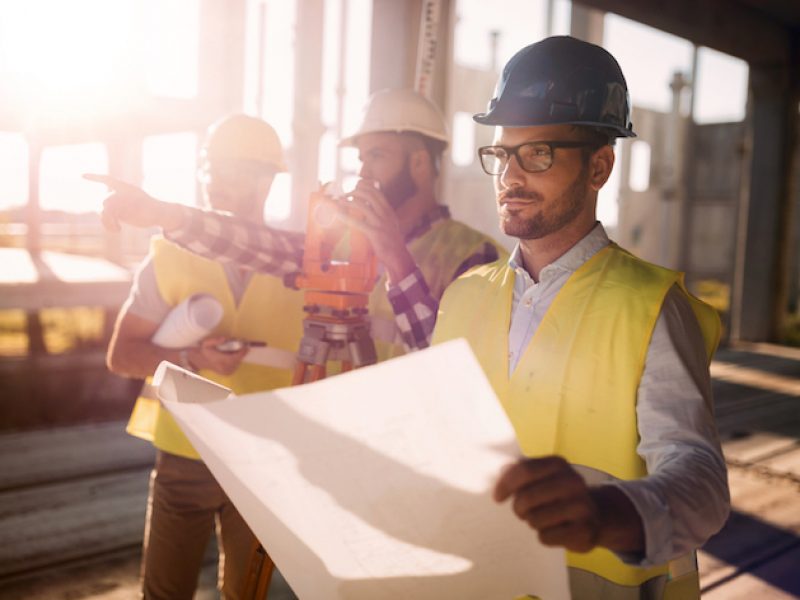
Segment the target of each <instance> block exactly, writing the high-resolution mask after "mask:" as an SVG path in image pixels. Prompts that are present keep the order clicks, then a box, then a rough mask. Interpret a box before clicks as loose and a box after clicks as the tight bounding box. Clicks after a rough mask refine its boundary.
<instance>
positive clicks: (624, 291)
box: [433, 245, 719, 598]
mask: <svg viewBox="0 0 800 600" xmlns="http://www.w3.org/2000/svg"><path fill="white" fill-rule="evenodd" d="M676 284H677V285H678V286H680V287H681V288H682V285H683V283H682V276H681V274H679V273H676V272H674V271H670V270H667V269H663V268H661V267H657V266H655V265H650V264H648V263H645V262H644V261H641V260H639V259H637V258H635V257H633V256H631V255H630V254H628V253H627V252H625V251H624V250H622V249H620V248H619V247H618V246H616V245H611V246H609V247H608V248H605V249H604V250H601V251H600V252H598V253H597V254H596V255H595V256H593V257H592V258H591V259H589V260H588V261H587V262H586V263H585V264H584V265H583V266H581V268H579V269H578V270H577V271H576V272H575V273H574V274H573V275H572V276H571V277H570V278H569V279H568V281H567V282H566V284H565V285H564V287H563V288H562V289H561V291H560V292H559V293H558V295H557V296H556V298H555V299H554V301H553V303H552V304H551V306H550V308H549V310H548V311H547V313H546V314H545V316H544V318H543V319H542V322H541V324H540V325H539V328H538V329H537V331H536V332H535V334H534V336H533V338H532V340H531V343H530V344H529V346H528V348H527V349H526V350H525V352H524V354H523V355H522V357H521V358H520V361H519V364H518V366H517V368H516V370H515V371H514V373H513V374H512V376H511V377H510V378H509V375H508V330H509V324H510V318H511V303H512V297H513V296H512V295H513V287H514V272H513V270H512V269H510V268H509V267H508V265H507V263H506V262H505V261H502V262H501V261H498V262H496V263H493V264H492V265H486V266H483V267H478V268H476V269H474V270H473V271H471V272H470V273H469V274H467V275H465V276H464V277H461V278H459V280H458V281H456V282H455V283H454V284H453V285H452V286H451V287H450V288H449V289H448V290H447V292H446V293H445V295H444V298H443V299H442V302H441V305H440V312H439V317H438V320H437V325H436V330H435V332H434V339H433V341H434V343H439V342H443V341H446V340H449V339H454V338H456V337H466V338H467V339H468V341H469V342H470V345H471V347H472V350H473V351H474V352H475V354H476V356H477V357H478V360H479V361H480V363H481V365H482V366H483V367H484V370H485V371H486V374H487V376H488V377H489V380H490V381H491V383H492V386H493V388H494V390H495V392H496V393H497V396H498V398H499V399H500V402H501V403H502V404H503V407H504V408H505V410H506V412H507V414H508V415H509V418H510V420H511V422H512V424H513V426H514V428H515V431H516V434H517V439H518V441H519V444H520V447H521V448H522V450H523V453H524V454H525V455H526V456H543V455H548V454H559V455H561V456H563V457H565V458H566V459H567V460H568V461H569V462H570V463H572V464H575V465H585V466H587V467H590V468H592V469H595V470H598V471H601V472H602V473H605V474H607V475H608V476H610V477H613V478H616V479H621V480H631V479H637V478H640V477H643V476H645V475H646V473H647V470H646V467H645V465H644V462H643V461H642V459H641V458H640V457H639V456H638V454H637V453H636V447H637V445H638V442H639V436H638V428H637V421H636V393H637V390H638V385H639V378H640V377H641V373H642V370H643V368H644V360H645V357H646V354H647V349H648V346H649V341H650V336H651V334H652V330H653V327H654V326H655V322H656V319H657V318H658V315H659V313H660V310H661V305H662V303H663V300H664V297H665V295H666V293H667V291H668V290H669V289H670V288H671V287H672V286H673V285H676ZM684 292H685V290H684ZM686 296H687V298H688V299H689V302H690V303H691V305H692V308H693V310H694V312H695V315H696V316H697V319H698V323H699V325H700V329H701V331H702V333H703V337H704V339H705V341H706V350H707V353H708V356H709V360H710V356H711V354H712V353H713V350H714V349H715V348H716V344H717V342H718V340H719V319H718V317H717V315H716V313H715V312H714V310H713V309H712V308H711V307H709V306H707V305H705V304H703V303H701V302H700V301H699V300H696V299H695V298H693V297H691V296H690V295H689V294H688V293H686ZM476 315H480V318H476ZM568 564H569V565H570V567H571V568H572V569H578V570H582V571H586V572H589V573H593V574H596V575H598V576H600V577H601V578H603V579H605V580H607V581H608V582H610V583H611V584H615V585H617V586H620V587H625V586H633V587H636V586H639V585H641V584H643V583H644V582H646V581H647V580H650V579H653V578H657V577H662V576H663V577H665V578H666V579H667V580H668V582H667V584H666V589H665V592H664V597H665V598H666V597H669V596H668V595H667V592H668V590H669V589H670V587H671V586H672V582H673V581H674V582H676V583H678V581H679V579H678V578H675V579H669V578H668V577H666V576H667V573H668V566H667V565H663V566H661V567H655V568H650V569H642V568H637V567H633V566H629V565H626V564H624V563H623V562H622V561H621V560H620V559H619V558H617V556H616V555H615V554H613V553H612V552H610V551H608V550H606V549H604V548H597V549H595V550H593V551H591V552H588V553H586V554H576V553H568ZM681 581H685V579H683V580H681ZM611 587H612V588H613V587H614V585H612V586H611ZM604 589H605V587H604ZM684 593H685V591H684ZM698 593H699V592H698V590H697V589H696V588H695V589H694V591H693V592H692V593H691V594H690V595H689V596H686V597H687V598H692V597H697V595H698ZM610 597H614V596H613V595H612V596H610Z"/></svg>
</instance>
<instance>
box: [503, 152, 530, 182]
mask: <svg viewBox="0 0 800 600" xmlns="http://www.w3.org/2000/svg"><path fill="white" fill-rule="evenodd" d="M498 177H499V178H500V183H501V184H502V186H503V187H507V188H510V187H515V186H521V185H524V184H525V171H523V170H522V167H520V166H519V162H518V161H517V157H516V156H514V155H512V156H510V157H509V158H508V161H507V162H506V166H505V168H504V169H503V171H502V173H500V175H499V176H498Z"/></svg>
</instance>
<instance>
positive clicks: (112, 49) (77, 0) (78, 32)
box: [0, 0, 131, 90]
mask: <svg viewBox="0 0 800 600" xmlns="http://www.w3.org/2000/svg"><path fill="white" fill-rule="evenodd" d="M130 9H131V2H130V0H113V1H110V0H71V1H70V2H63V1H61V0H28V1H26V2H15V3H11V2H9V3H5V4H4V6H3V7H2V10H3V18H2V19H1V20H0V32H2V33H1V35H2V38H3V50H4V52H3V62H4V65H3V66H4V67H5V68H4V69H3V70H4V71H10V72H12V73H14V72H16V73H19V74H22V75H24V76H25V78H26V79H28V80H29V81H35V82H36V83H38V84H41V85H43V86H45V87H47V88H58V89H62V90H63V89H64V88H65V87H70V88H78V87H83V86H86V85H93V84H97V83H101V82H104V81H108V80H109V79H110V78H111V76H112V75H113V72H114V62H115V58H116V57H117V56H118V54H119V52H120V50H121V49H122V47H123V44H124V43H125V37H126V36H125V33H126V31H127V29H128V27H127V23H128V22H130Z"/></svg>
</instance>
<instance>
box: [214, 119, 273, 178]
mask: <svg viewBox="0 0 800 600" xmlns="http://www.w3.org/2000/svg"><path fill="white" fill-rule="evenodd" d="M202 154H203V156H204V157H205V158H207V159H208V160H231V159H233V160H249V161H254V162H258V163H263V164H266V165H270V166H271V167H273V168H275V169H277V170H278V171H285V170H286V164H285V163H284V160H283V148H281V141H280V139H278V134H277V133H275V130H274V129H273V128H272V126H271V125H270V124H269V123H267V122H266V121H264V120H263V119H259V118H257V117H250V116H247V115H241V114H236V115H230V116H227V117H224V118H222V119H220V120H219V121H217V122H216V123H214V124H213V125H211V126H210V127H209V128H208V135H207V137H206V141H205V144H204V145H203V149H202Z"/></svg>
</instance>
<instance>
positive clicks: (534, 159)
mask: <svg viewBox="0 0 800 600" xmlns="http://www.w3.org/2000/svg"><path fill="white" fill-rule="evenodd" d="M589 146H597V144H596V143H594V142H525V143H524V144H519V145H517V146H481V147H480V148H478V158H480V159H481V167H483V170H484V171H485V172H486V174H487V175H501V174H502V173H503V171H505V170H506V166H507V165H508V161H509V160H510V159H511V157H512V156H516V157H517V163H519V166H520V167H522V169H523V170H524V171H527V172H528V173H541V172H542V171H547V169H549V168H550V167H552V166H553V152H554V151H555V149H556V148H586V147H589Z"/></svg>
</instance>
